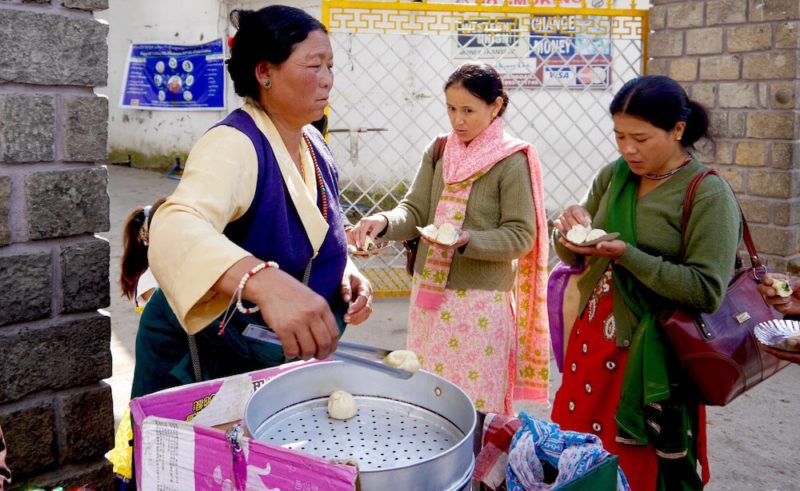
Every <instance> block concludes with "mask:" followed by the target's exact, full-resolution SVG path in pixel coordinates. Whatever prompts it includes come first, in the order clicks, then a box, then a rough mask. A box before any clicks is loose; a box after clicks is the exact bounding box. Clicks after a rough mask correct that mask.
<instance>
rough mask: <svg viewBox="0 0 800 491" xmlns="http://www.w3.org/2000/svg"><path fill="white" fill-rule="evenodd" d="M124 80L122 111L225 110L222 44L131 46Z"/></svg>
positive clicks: (215, 42)
mask: <svg viewBox="0 0 800 491" xmlns="http://www.w3.org/2000/svg"><path fill="white" fill-rule="evenodd" d="M122 80H123V81H122V83H123V87H122V99H121V101H120V105H121V106H122V107H127V108H131V109H149V110H181V111H187V110H205V111H211V110H213V111H218V110H223V109H225V65H224V62H223V51H222V40H221V39H217V40H215V41H212V42H210V43H206V44H200V45H195V46H182V45H173V44H132V45H131V50H130V53H129V55H128V59H127V62H126V66H125V76H124V77H123V79H122Z"/></svg>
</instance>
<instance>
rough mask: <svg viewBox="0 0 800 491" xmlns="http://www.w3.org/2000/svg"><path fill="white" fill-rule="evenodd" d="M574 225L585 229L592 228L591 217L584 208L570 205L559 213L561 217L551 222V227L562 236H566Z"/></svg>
mask: <svg viewBox="0 0 800 491" xmlns="http://www.w3.org/2000/svg"><path fill="white" fill-rule="evenodd" d="M575 225H583V226H585V227H591V226H592V215H591V214H589V212H588V211H586V208H584V207H582V206H580V205H571V206H568V207H566V208H565V209H564V211H562V212H561V215H560V216H559V217H558V218H556V219H555V220H554V221H553V226H554V227H555V228H556V229H558V231H559V233H560V234H561V235H563V236H566V235H567V232H569V231H570V229H571V228H572V227H574V226H575Z"/></svg>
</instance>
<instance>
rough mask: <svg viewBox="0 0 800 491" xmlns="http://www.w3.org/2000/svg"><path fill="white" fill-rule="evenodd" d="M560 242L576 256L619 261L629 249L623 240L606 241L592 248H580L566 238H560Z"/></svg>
mask: <svg viewBox="0 0 800 491" xmlns="http://www.w3.org/2000/svg"><path fill="white" fill-rule="evenodd" d="M558 241H559V242H560V243H561V244H562V245H563V246H564V247H566V248H567V249H569V250H571V251H572V252H574V253H576V254H583V255H584V256H597V257H608V258H611V259H619V258H620V257H622V255H623V254H624V253H625V249H627V248H628V243H627V242H624V241H622V240H604V241H603V242H598V243H597V244H595V245H591V246H579V245H575V244H573V243H572V242H570V241H568V240H567V239H566V238H564V237H559V238H558Z"/></svg>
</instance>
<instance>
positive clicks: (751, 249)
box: [680, 169, 767, 280]
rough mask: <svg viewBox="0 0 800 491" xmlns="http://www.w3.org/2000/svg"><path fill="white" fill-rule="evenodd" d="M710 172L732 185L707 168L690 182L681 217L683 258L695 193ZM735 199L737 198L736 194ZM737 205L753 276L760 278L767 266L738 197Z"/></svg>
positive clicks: (713, 170)
mask: <svg viewBox="0 0 800 491" xmlns="http://www.w3.org/2000/svg"><path fill="white" fill-rule="evenodd" d="M709 174H714V175H715V176H717V177H719V178H720V179H722V182H724V183H725V184H727V185H728V187H730V183H728V181H726V180H725V178H724V177H722V175H721V174H720V173H719V172H717V171H716V170H715V169H707V170H705V171H703V172H701V173H700V174H697V175H696V176H695V177H694V179H692V182H690V183H689V187H688V188H686V195H685V196H684V198H683V218H682V219H681V255H680V257H681V258H683V257H684V255H685V254H686V228H687V227H688V225H689V217H691V216H692V207H693V206H694V195H695V194H696V193H697V188H698V187H699V186H700V182H701V181H702V180H703V178H705V177H706V176H707V175H709ZM731 192H733V188H731ZM734 199H736V195H735V194H734ZM736 206H737V207H738V208H739V216H741V218H742V228H743V233H742V236H743V238H744V246H745V248H746V249H747V253H748V254H749V255H750V264H751V265H752V268H753V276H755V278H756V279H758V280H760V279H761V277H763V276H764V274H765V273H766V272H767V268H765V267H764V265H763V264H762V263H761V259H759V257H758V252H757V251H756V246H755V243H754V242H753V238H752V237H751V236H750V228H749V227H748V226H747V219H746V218H745V217H744V213H743V212H742V207H741V205H739V200H738V199H737V200H736Z"/></svg>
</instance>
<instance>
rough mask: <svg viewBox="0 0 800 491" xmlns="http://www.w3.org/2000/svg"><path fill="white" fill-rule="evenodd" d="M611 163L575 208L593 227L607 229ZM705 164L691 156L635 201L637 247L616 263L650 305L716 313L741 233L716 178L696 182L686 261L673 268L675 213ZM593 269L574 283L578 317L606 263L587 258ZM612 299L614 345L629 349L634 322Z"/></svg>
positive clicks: (573, 258)
mask: <svg viewBox="0 0 800 491" xmlns="http://www.w3.org/2000/svg"><path fill="white" fill-rule="evenodd" d="M615 164H616V162H612V163H611V164H608V165H606V166H605V167H603V168H602V169H600V172H599V173H598V174H597V176H596V177H595V178H594V181H593V182H592V185H591V187H590V188H589V190H588V192H587V194H586V196H585V197H584V199H583V200H582V201H581V206H583V207H584V208H586V210H588V211H589V213H590V214H591V215H592V217H593V219H592V227H594V228H602V229H605V228H606V215H607V207H608V196H607V192H608V187H609V184H610V182H611V177H612V175H613V171H614V165H615ZM704 169H705V167H704V166H703V165H702V164H700V162H699V161H698V160H697V159H695V160H693V161H692V162H691V163H690V164H688V165H687V166H686V168H685V169H683V170H682V171H680V172H678V173H677V174H675V176H673V177H671V178H670V179H669V180H667V181H666V182H665V183H663V184H662V185H660V186H658V187H656V188H655V189H653V190H652V191H650V192H649V193H647V194H646V195H645V196H642V197H641V198H639V201H638V204H637V207H636V222H637V231H636V240H637V242H638V247H633V246H630V245H628V248H627V249H626V251H625V253H624V254H623V255H622V257H620V258H619V259H617V260H616V264H618V265H619V266H622V267H624V268H625V269H627V270H628V271H630V272H631V273H632V274H633V276H635V277H636V279H637V280H638V282H639V283H640V284H641V286H642V287H643V288H644V293H645V296H646V298H647V300H648V302H649V303H650V304H651V305H666V304H672V305H677V306H680V307H686V308H690V309H693V310H696V311H700V312H713V311H715V310H716V309H717V308H719V306H720V304H721V303H722V299H723V297H724V296H725V291H726V289H727V286H728V281H729V280H730V278H731V277H732V276H733V271H734V265H735V260H736V249H737V245H738V243H739V240H740V239H741V236H742V227H741V219H740V214H739V206H738V204H737V201H736V197H735V196H734V194H733V192H732V191H731V189H730V187H729V186H728V185H727V184H726V183H725V182H723V181H722V180H721V179H719V178H718V177H716V176H713V175H712V176H708V177H706V178H705V179H703V181H702V182H701V183H700V186H699V187H698V190H697V194H696V195H695V200H694V206H693V208H692V216H691V218H690V220H689V224H688V227H687V231H686V257H685V258H684V260H683V261H681V262H680V263H678V261H679V258H678V256H679V254H680V241H681V230H680V229H681V213H682V212H683V206H682V203H683V198H684V195H685V193H686V188H687V187H688V185H689V183H690V182H691V180H692V178H693V177H694V176H696V175H697V174H698V173H700V172H702V171H703V170H704ZM553 237H554V239H555V250H556V254H558V257H559V258H560V259H561V260H562V261H564V262H565V263H568V264H577V263H578V262H579V260H580V259H579V257H578V255H576V254H574V253H573V252H572V251H570V250H569V249H567V248H566V247H564V246H563V245H561V244H560V243H559V242H558V237H559V232H558V230H554V232H553ZM587 260H588V263H587V264H589V265H590V266H591V268H590V270H589V272H588V273H586V274H585V275H584V277H583V278H581V280H580V281H579V282H578V288H579V290H580V292H581V305H580V310H579V312H583V309H584V308H585V306H586V303H587V302H588V300H589V296H590V294H591V292H592V290H593V289H594V287H595V285H596V284H597V282H598V280H599V279H600V275H602V274H603V272H604V271H605V270H606V268H607V267H608V263H609V260H608V259H606V258H597V257H589V258H587ZM616 293H617V292H616V291H615V297H614V318H615V321H616V329H617V345H618V346H628V345H629V344H630V340H631V336H632V331H633V328H634V327H635V326H636V324H637V320H636V319H635V318H634V316H633V313H632V312H631V311H630V310H629V309H628V308H627V307H626V306H625V303H624V302H623V301H622V299H621V298H617V295H616Z"/></svg>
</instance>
